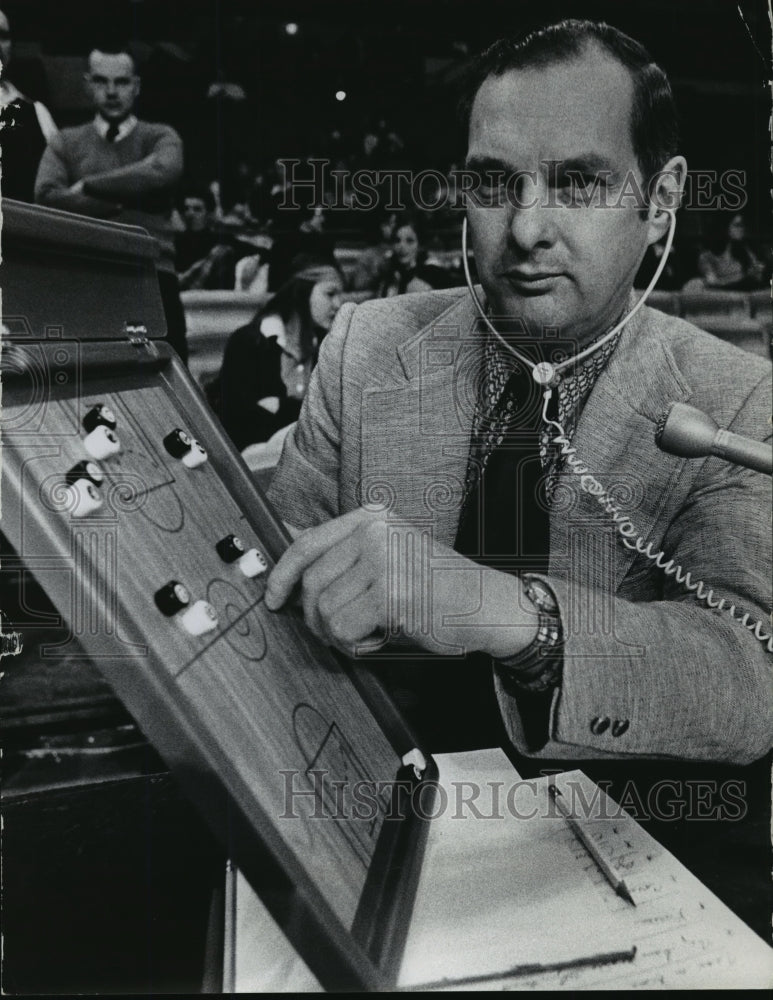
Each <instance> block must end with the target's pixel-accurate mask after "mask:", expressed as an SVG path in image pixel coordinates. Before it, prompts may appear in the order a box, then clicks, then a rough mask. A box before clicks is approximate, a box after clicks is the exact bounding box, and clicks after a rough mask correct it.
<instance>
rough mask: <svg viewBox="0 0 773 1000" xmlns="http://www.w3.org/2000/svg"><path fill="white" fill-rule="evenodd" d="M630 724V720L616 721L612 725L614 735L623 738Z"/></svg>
mask: <svg viewBox="0 0 773 1000" xmlns="http://www.w3.org/2000/svg"><path fill="white" fill-rule="evenodd" d="M630 724H631V723H630V722H629V721H628V719H615V721H614V722H613V723H612V735H613V736H622V735H623V733H624V732H625V731H626V730H627V729H628V727H629V726H630Z"/></svg>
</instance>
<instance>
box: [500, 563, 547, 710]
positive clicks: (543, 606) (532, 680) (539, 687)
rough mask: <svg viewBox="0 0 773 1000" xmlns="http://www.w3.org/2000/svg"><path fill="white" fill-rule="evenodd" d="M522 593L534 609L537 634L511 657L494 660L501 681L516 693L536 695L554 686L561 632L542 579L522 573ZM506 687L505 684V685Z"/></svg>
mask: <svg viewBox="0 0 773 1000" xmlns="http://www.w3.org/2000/svg"><path fill="white" fill-rule="evenodd" d="M521 579H522V581H523V585H524V592H525V594H526V596H527V597H528V598H529V600H530V601H531V602H532V604H533V605H534V606H535V608H536V609H537V634H536V636H535V637H534V639H533V640H532V642H531V643H530V644H529V645H528V646H527V647H526V649H522V650H521V651H520V652H519V653H516V654H515V655H514V656H508V657H504V658H502V659H496V660H495V661H494V662H495V663H496V664H497V666H498V667H500V668H501V670H500V674H501V676H502V678H503V679H505V678H507V680H508V681H509V682H510V683H512V684H515V685H516V687H517V689H518V690H520V691H532V692H540V691H547V690H549V689H550V688H552V687H555V686H556V685H557V684H558V683H559V681H560V679H561V673H562V670H563V665H564V656H563V647H564V633H563V627H562V624H561V615H560V612H559V610H558V602H557V601H556V598H555V595H554V594H553V592H552V590H550V588H549V587H548V585H547V584H546V583H544V582H543V581H542V580H540V579H538V578H536V577H533V576H530V575H527V574H524V576H522V578H521ZM508 686H509V685H508Z"/></svg>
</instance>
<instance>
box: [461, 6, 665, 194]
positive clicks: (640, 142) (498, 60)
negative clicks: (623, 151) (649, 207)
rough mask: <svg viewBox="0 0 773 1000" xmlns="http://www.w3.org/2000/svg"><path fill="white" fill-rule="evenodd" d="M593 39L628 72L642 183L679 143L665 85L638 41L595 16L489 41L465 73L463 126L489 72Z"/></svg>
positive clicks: (544, 62) (562, 54)
mask: <svg viewBox="0 0 773 1000" xmlns="http://www.w3.org/2000/svg"><path fill="white" fill-rule="evenodd" d="M594 43H595V44H596V45H598V46H599V47H600V48H602V49H603V50H604V51H605V52H607V53H608V54H609V55H610V56H612V57H613V58H614V59H616V60H617V61H618V62H619V63H621V64H622V65H623V66H625V68H626V69H627V70H628V72H629V73H630V74H631V78H632V80H633V108H632V111H631V140H632V144H633V149H634V153H635V154H636V159H637V161H638V164H639V168H640V169H641V172H642V175H643V178H644V182H645V184H648V183H649V181H650V179H651V178H652V177H653V176H654V175H655V174H657V172H658V171H659V170H660V169H661V168H662V167H663V165H664V164H665V163H666V162H667V160H669V159H670V158H671V157H672V156H674V155H675V154H676V152H677V149H678V145H679V126H678V121H677V114H676V105H675V104H674V97H673V94H672V93H671V85H670V83H669V82H668V77H667V76H666V74H665V73H664V72H663V70H662V69H661V68H660V66H658V65H657V63H655V62H653V61H652V57H651V56H650V54H649V52H647V50H646V49H645V48H644V46H643V45H640V44H639V42H637V41H635V40H634V39H633V38H630V37H629V36H628V35H626V34H623V32H622V31H619V30H618V29H617V28H613V27H612V26H611V25H609V24H604V23H603V22H600V21H579V20H566V21H560V22H558V23H557V24H551V25H548V26H547V27H544V28H538V29H537V30H535V31H532V32H530V33H529V34H527V35H525V36H523V37H520V38H502V39H500V40H499V41H497V42H494V44H493V45H491V46H489V48H487V49H486V50H485V51H484V52H482V53H481V54H480V55H479V56H477V58H476V59H475V60H474V61H473V62H472V63H471V65H470V67H469V70H468V73H467V75H466V78H465V83H464V92H463V95H462V99H461V102H460V105H459V108H460V112H461V114H462V118H463V121H464V124H465V126H466V127H467V128H468V129H469V124H470V114H471V112H472V105H473V103H474V101H475V96H476V95H477V93H478V91H479V90H480V88H481V85H482V84H483V83H484V81H485V80H487V79H488V78H489V77H490V76H502V75H503V74H504V73H507V72H508V71H510V70H519V69H530V68H534V67H537V68H540V67H544V66H552V65H554V64H555V63H560V62H568V61H570V60H572V59H575V58H577V57H578V56H581V55H583V54H584V53H585V52H586V50H587V49H588V46H590V45H593V44H594ZM601 99H602V100H603V95H602V98H601Z"/></svg>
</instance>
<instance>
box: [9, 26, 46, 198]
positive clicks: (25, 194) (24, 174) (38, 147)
mask: <svg viewBox="0 0 773 1000" xmlns="http://www.w3.org/2000/svg"><path fill="white" fill-rule="evenodd" d="M10 58H11V25H10V22H9V21H8V18H7V17H6V15H5V14H4V13H3V11H1V10H0V147H2V153H3V197H4V198H16V199H18V200H19V201H34V200H35V177H36V175H37V172H38V166H39V164H40V158H41V156H42V155H43V150H44V149H45V148H46V143H48V142H50V141H51V139H52V138H54V137H55V136H56V135H57V132H58V130H57V127H56V125H55V124H54V120H53V118H52V117H51V115H50V114H49V111H48V109H47V108H46V106H45V104H41V102H40V101H31V100H30V99H29V98H28V97H25V96H24V94H22V93H21V91H20V90H19V89H18V88H17V87H15V86H14V85H13V84H12V83H11V81H10V80H9V79H8V74H7V69H8V63H9V61H10Z"/></svg>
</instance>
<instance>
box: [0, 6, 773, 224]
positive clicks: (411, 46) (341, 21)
mask: <svg viewBox="0 0 773 1000" xmlns="http://www.w3.org/2000/svg"><path fill="white" fill-rule="evenodd" d="M0 3H1V5H2V9H3V10H4V11H5V12H6V13H7V14H8V16H9V17H10V19H11V22H12V29H13V34H14V44H15V53H14V64H13V66H12V69H11V72H10V76H11V78H12V79H13V80H14V82H15V83H16V84H17V86H19V87H20V88H21V89H22V90H25V91H26V92H27V93H28V94H29V95H30V96H33V97H39V98H41V99H42V100H44V102H46V103H47V104H48V106H49V108H50V109H51V111H52V113H53V115H54V117H55V119H56V121H57V123H58V124H59V125H69V124H73V123H76V122H80V121H83V120H84V119H85V118H87V117H88V116H89V111H88V105H87V103H86V102H85V100H84V96H83V94H82V88H81V85H80V73H81V72H82V69H83V65H82V59H83V57H84V56H85V55H86V54H87V53H88V51H89V50H90V49H91V48H92V47H93V46H95V45H103V46H106V45H107V44H109V43H110V42H111V41H115V40H117V39H122V40H128V41H130V42H131V43H132V45H133V47H134V49H135V51H136V53H137V55H138V56H139V59H140V63H141V71H142V76H143V93H142V95H141V98H140V106H139V109H138V110H139V113H140V114H141V115H142V116H144V117H147V118H150V119H156V120H162V121H167V122H169V123H170V124H172V125H174V126H175V127H176V128H177V129H178V130H179V131H180V133H181V134H182V136H183V138H184V140H185V144H186V165H187V169H188V172H189V173H195V174H198V175H200V176H201V177H202V178H205V177H208V178H212V177H214V176H217V175H222V173H223V172H224V171H227V170H229V169H231V168H232V167H233V163H234V161H235V160H237V159H242V160H244V161H245V162H246V163H247V164H248V165H249V167H250V169H252V170H257V169H265V167H266V166H267V165H269V164H270V163H272V162H273V160H274V159H275V158H276V157H279V156H294V155H300V156H304V155H323V156H324V155H333V156H335V155H336V154H337V153H338V152H344V153H349V154H351V153H352V152H353V151H354V152H357V151H359V150H360V149H361V144H362V136H363V133H364V131H365V130H366V129H369V128H371V129H372V128H376V127H377V126H378V123H379V122H385V123H386V126H387V128H389V129H394V130H395V131H397V132H398V134H399V135H400V136H401V137H402V139H403V141H404V144H405V150H404V155H405V158H406V162H407V163H408V165H410V166H412V167H414V168H416V169H420V168H424V167H437V168H440V169H447V168H448V167H449V166H450V164H451V163H452V162H453V161H458V159H459V157H460V155H461V154H462V153H463V142H462V139H461V136H460V134H459V129H458V126H457V125H456V122H455V94H454V82H455V80H456V79H457V78H458V75H459V72H460V70H461V69H462V67H463V65H464V63H465V60H466V59H467V58H468V56H469V55H472V54H474V53H475V52H477V51H479V50H480V49H481V48H482V47H485V46H486V45H487V44H488V43H490V42H491V41H493V40H494V39H495V38H498V37H500V36H502V35H506V34H511V33H520V32H521V31H523V30H526V29H528V28H531V27H534V26H536V25H538V24H544V23H548V22H550V21H552V20H555V19H558V18H561V17H566V16H571V17H591V18H600V19H605V20H608V21H609V22H610V23H612V24H614V25H616V26H618V27H619V28H621V29H622V30H624V31H626V32H628V33H630V34H631V35H633V36H634V37H635V38H637V39H638V40H640V41H641V42H643V43H644V44H645V45H646V46H647V47H648V48H649V49H650V51H651V53H652V55H653V57H654V58H655V59H656V61H658V62H659V63H660V64H661V65H662V66H663V68H664V69H665V70H666V72H667V73H668V74H669V76H670V77H671V80H672V82H673V85H674V90H675V93H676V98H677V102H678V106H679V110H680V116H681V120H682V135H683V142H682V151H683V152H684V153H685V155H686V156H687V158H688V162H689V164H690V167H691V168H692V169H701V170H717V171H722V170H726V169H733V170H744V171H746V174H747V195H748V222H749V224H750V229H751V231H752V235H753V236H755V237H757V238H763V239H765V240H766V241H767V237H768V235H769V232H768V231H769V229H770V224H769V221H768V220H769V216H770V201H769V189H770V169H769V133H768V120H769V114H770V87H769V84H768V83H767V81H768V79H769V77H770V65H769V64H770V51H771V39H770V22H769V17H768V12H767V9H766V4H765V2H764V0H742V2H741V3H740V4H738V3H735V2H732V0H647V2H628V3H621V2H619V0H616V2H610V0H596V2H583V0H577V2H567V0H563V2H561V0H541V2H540V3H539V4H534V3H526V2H523V0H388V2H386V0H379V2H376V0H184V2H183V0H101V2H96V0H69V2H67V3H58V2H53V0H0ZM739 8H740V12H739ZM288 23H292V24H295V25H297V32H296V33H295V34H288V33H287V30H286V25H287V24H288ZM215 81H228V82H232V83H237V84H239V85H240V86H241V87H242V88H243V91H244V93H245V95H246V98H245V100H242V101H232V100H214V99H212V98H209V99H207V96H206V95H207V91H208V88H209V86H210V84H212V83H213V82H215ZM337 90H343V91H345V92H346V95H347V96H346V100H344V101H343V102H339V101H337V100H336V98H335V92H336V91H337ZM334 130H336V131H337V132H338V133H340V136H337V137H331V133H332V132H333V131H334ZM697 214H698V216H700V215H701V214H702V213H700V212H699V213H697ZM683 215H685V216H686V215H687V213H683ZM700 226H701V220H700V218H696V217H695V215H694V213H693V218H689V217H687V218H684V220H683V227H687V229H688V230H691V229H692V228H694V227H698V228H700ZM683 235H687V233H685V232H684V229H683Z"/></svg>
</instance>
